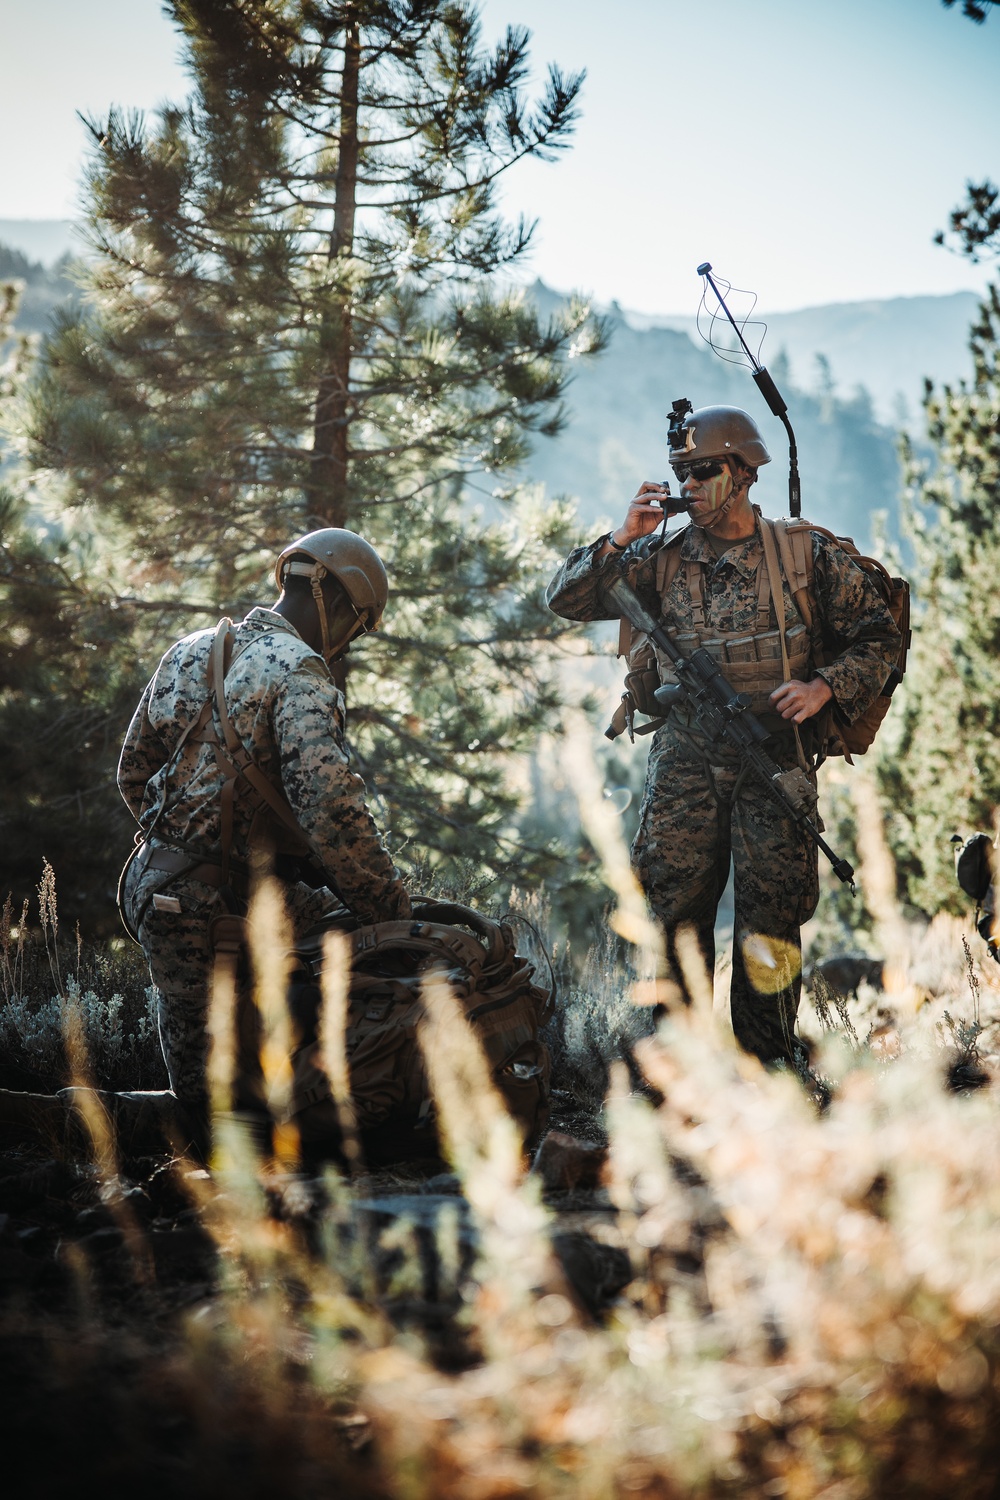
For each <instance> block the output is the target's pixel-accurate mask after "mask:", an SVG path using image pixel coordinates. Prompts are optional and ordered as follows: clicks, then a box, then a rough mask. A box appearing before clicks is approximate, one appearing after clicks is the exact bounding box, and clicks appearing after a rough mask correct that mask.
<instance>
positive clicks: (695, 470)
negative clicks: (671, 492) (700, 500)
mask: <svg viewBox="0 0 1000 1500" xmlns="http://www.w3.org/2000/svg"><path fill="white" fill-rule="evenodd" d="M670 467H671V468H672V469H673V471H674V473H675V475H676V476H677V479H678V480H679V481H680V483H681V484H683V483H684V481H685V479H688V478H691V479H697V480H699V481H700V480H702V479H714V478H715V477H716V475H717V474H721V473H722V471H723V469H724V468H725V467H726V463H725V459H718V458H703V459H700V460H698V461H697V462H696V463H690V464H671V465H670Z"/></svg>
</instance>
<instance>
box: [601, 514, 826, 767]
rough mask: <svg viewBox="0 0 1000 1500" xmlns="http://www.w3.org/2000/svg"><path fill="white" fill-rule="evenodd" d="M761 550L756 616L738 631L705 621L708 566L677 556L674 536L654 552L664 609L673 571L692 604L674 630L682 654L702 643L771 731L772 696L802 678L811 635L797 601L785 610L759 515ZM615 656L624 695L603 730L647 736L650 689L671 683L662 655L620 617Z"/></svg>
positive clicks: (779, 722)
mask: <svg viewBox="0 0 1000 1500" xmlns="http://www.w3.org/2000/svg"><path fill="white" fill-rule="evenodd" d="M758 535H759V537H760V540H761V546H762V555H761V558H760V561H759V563H758V565H757V569H756V578H755V583H756V613H755V617H754V621H753V624H752V625H751V626H750V627H749V628H748V627H747V626H746V625H744V626H743V627H742V628H741V629H739V630H721V629H720V628H719V627H718V626H717V625H715V624H714V623H713V622H711V620H710V619H709V618H708V611H707V608H706V599H705V575H706V571H707V569H706V565H705V563H703V562H701V561H700V560H698V559H695V558H684V557H682V556H681V542H680V538H679V537H678V539H677V541H676V542H675V543H674V545H670V544H669V543H668V545H667V546H665V547H662V548H661V549H660V551H659V552H658V553H657V554H656V560H655V571H654V582H655V588H656V593H657V595H658V597H659V599H660V604H661V609H663V610H664V611H665V608H666V601H667V596H668V594H669V592H670V589H671V587H672V585H673V583H674V580H675V579H676V577H677V575H678V573H679V572H680V573H682V575H683V578H684V582H685V584H686V587H687V593H688V596H689V598H690V601H691V624H690V627H688V628H682V629H680V630H674V631H672V632H671V633H672V635H673V638H674V640H675V641H676V643H677V645H678V646H679V648H680V649H681V651H683V652H684V653H685V654H690V652H692V651H695V650H697V649H698V647H704V649H705V650H706V651H708V652H709V654H710V655H711V656H713V657H714V658H715V659H716V661H718V663H719V665H720V667H721V668H722V671H723V673H724V674H725V676H726V678H727V679H728V681H729V682H730V683H731V684H732V686H733V687H734V688H735V689H736V691H737V692H739V693H747V694H748V695H749V697H750V708H751V710H752V712H753V713H755V714H756V715H757V716H758V718H760V719H761V721H762V722H763V723H764V724H765V726H767V727H768V728H769V729H778V728H786V729H787V727H788V725H787V723H786V721H785V720H783V719H782V718H781V716H780V715H779V714H776V713H775V712H774V710H773V708H772V706H771V703H770V695H771V693H773V692H774V690H775V688H777V687H780V686H781V684H782V683H783V682H788V681H791V680H793V679H795V680H798V681H800V682H805V681H807V680H808V678H809V677H810V675H811V668H812V665H813V658H814V652H813V641H812V632H811V631H810V628H809V626H808V625H807V624H806V622H805V621H804V620H803V618H802V615H801V613H800V612H799V610H798V608H797V607H796V606H795V604H794V603H793V604H792V609H791V613H790V614H789V612H788V609H787V604H786V599H785V591H784V589H783V587H782V580H783V571H782V567H781V564H780V562H779V560H778V551H777V548H776V546H775V541H774V536H773V533H772V531H771V526H770V523H769V522H768V521H766V520H764V519H763V518H762V517H760V516H759V515H758ZM618 655H619V656H624V657H625V658H626V660H627V662H628V670H627V672H626V675H625V692H624V693H623V694H622V699H621V703H620V704H619V706H618V708H617V710H616V711H615V714H614V716H613V718H612V720H611V724H610V726H609V727H608V729H607V730H606V731H605V733H606V735H607V738H608V739H615V738H617V736H618V735H619V734H621V733H622V732H623V731H624V730H628V732H629V736H630V738H634V737H635V735H636V734H650V733H652V731H653V730H654V729H658V728H659V726H660V725H661V724H662V723H663V722H664V719H663V717H662V715H661V714H660V712H659V710H658V708H657V706H656V704H655V703H654V701H653V693H654V692H655V691H656V689H657V688H658V687H659V686H660V685H661V683H673V682H676V681H677V678H676V675H675V673H674V671H673V668H672V666H671V663H670V661H669V659H668V658H667V657H666V655H665V654H664V653H663V652H661V651H658V650H657V649H656V648H655V647H654V646H653V644H652V642H651V641H650V640H649V638H648V637H647V636H646V635H645V634H644V633H643V632H642V631H638V630H635V629H634V628H633V626H632V625H631V624H630V623H629V622H628V621H627V620H622V622H621V631H620V634H619V642H618ZM636 713H640V714H645V715H651V716H652V719H651V722H650V723H648V724H642V725H640V726H636V724H635V722H634V716H635V714H636Z"/></svg>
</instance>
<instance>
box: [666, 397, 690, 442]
mask: <svg viewBox="0 0 1000 1500" xmlns="http://www.w3.org/2000/svg"><path fill="white" fill-rule="evenodd" d="M693 410H694V408H693V407H692V405H691V403H690V401H688V400H687V398H686V397H684V396H682V397H681V398H680V400H679V401H675V402H674V404H673V406H672V407H671V408H670V415H669V416H668V418H667V442H668V444H669V446H670V447H671V448H683V447H684V419H685V417H686V416H687V414H688V412H690V411H693Z"/></svg>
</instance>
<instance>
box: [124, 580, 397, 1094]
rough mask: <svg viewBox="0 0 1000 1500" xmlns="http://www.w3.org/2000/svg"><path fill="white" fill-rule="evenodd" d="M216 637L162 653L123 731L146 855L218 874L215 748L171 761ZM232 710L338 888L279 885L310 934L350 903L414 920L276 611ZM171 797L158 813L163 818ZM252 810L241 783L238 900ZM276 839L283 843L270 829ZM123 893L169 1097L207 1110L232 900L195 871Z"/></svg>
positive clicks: (316, 669) (246, 633)
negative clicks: (216, 978) (219, 969)
mask: <svg viewBox="0 0 1000 1500" xmlns="http://www.w3.org/2000/svg"><path fill="white" fill-rule="evenodd" d="M213 635H214V632H213V631H211V630H201V631H197V632H196V633H195V634H193V635H189V636H185V638H184V639H183V640H181V641H178V642H177V643H176V644H175V645H173V646H171V648H170V650H169V651H168V652H167V653H166V655H165V656H164V657H163V660H162V661H161V662H160V665H159V666H158V668H157V670H156V672H155V673H154V675H153V677H152V679H151V681H150V682H149V684H148V685H147V687H146V690H145V692H144V693H143V695H142V699H141V700H140V703H139V706H138V708H137V709H136V711H135V714H134V716H133V718H132V722H131V724H130V725H129V729H128V734H127V735H126V738H125V745H124V748H123V749H122V754H121V761H120V763H119V767H118V786H119V789H120V790H121V793H122V796H123V797H124V798H125V801H126V802H127V803H128V805H129V808H130V809H131V811H132V813H133V814H134V816H135V817H136V818H137V819H138V821H139V823H140V824H141V825H142V827H143V828H144V829H146V830H148V829H149V828H150V827H151V826H152V825H153V823H154V820H155V821H156V829H155V834H154V835H153V838H152V840H151V847H152V848H154V849H157V848H159V849H163V848H165V849H167V850H172V851H178V852H180V853H182V854H189V855H192V856H195V857H196V858H197V860H200V861H207V862H213V861H214V862H215V863H216V864H218V863H219V862H220V861H221V849H222V846H221V825H220V793H221V790H222V786H223V783H224V777H223V775H222V772H221V771H220V769H219V767H218V764H217V761H216V758H215V752H214V750H213V748H212V746H211V745H210V744H206V743H195V742H194V740H191V741H188V742H187V743H186V744H185V745H184V747H183V749H182V751H181V754H180V755H179V756H178V757H177V758H176V760H175V761H173V762H172V757H173V756H174V751H175V749H176V746H177V743H178V741H179V739H180V737H181V734H182V733H183V731H184V729H185V727H186V726H187V725H188V723H189V722H191V721H192V720H193V719H196V718H197V716H198V713H199V711H200V710H201V708H202V707H203V705H204V703H205V700H206V698H207V697H208V693H209V681H208V661H209V653H210V650H211V646H212V639H213ZM226 704H227V708H228V711H229V715H230V717H231V719H232V723H233V725H234V727H235V729H236V732H237V734H238V735H239V737H240V739H241V740H242V742H243V744H244V746H245V747H246V749H247V750H248V751H249V752H250V754H251V755H252V757H253V759H254V760H255V762H256V763H257V765H258V767H259V768H260V769H261V771H263V773H264V774H265V775H266V776H267V778H268V779H269V780H270V781H271V782H272V784H273V785H274V786H275V787H277V788H279V789H280V790H281V791H283V792H284V795H285V797H286V798H287V800H288V802H289V803H290V805H291V807H292V810H293V811H294V813H295V815H296V817H297V818H298V820H299V822H300V824H301V826H302V829H303V830H304V832H305V833H306V834H307V835H308V837H309V840H310V842H311V846H312V850H313V853H314V856H315V861H316V862H317V863H318V864H319V865H320V866H321V867H322V874H323V875H324V876H325V878H326V880H327V881H328V885H329V887H332V888H333V889H330V888H327V887H319V888H316V887H313V886H310V885H307V884H305V883H303V882H302V881H299V880H292V879H290V880H287V881H286V882H285V896H286V904H287V906H288V909H289V914H290V917H291V920H292V922H293V925H294V927H295V928H296V930H298V931H303V930H305V929H307V928H309V927H311V926H314V925H315V924H316V922H317V921H319V919H320V918H321V917H323V916H324V915H326V914H327V913H329V912H331V911H333V910H336V909H338V908H339V909H340V910H343V906H344V905H346V906H347V908H348V909H349V910H350V912H351V913H353V914H354V915H355V916H357V917H359V918H360V919H361V920H362V921H366V922H369V921H379V920H383V919H386V918H393V917H405V916H407V915H408V914H409V909H410V906H409V899H408V897H407V895H406V893H405V891H404V889H403V886H402V884H401V882H400V879H399V876H398V874H397V872H396V870H395V869H394V867H393V864H392V860H391V859H390V857H389V855H388V853H387V852H386V849H385V847H384V845H383V844H382V843H381V841H380V839H379V836H378V833H377V831H376V828H375V825H374V823H373V822H372V819H371V816H370V815H369V813H368V810H367V808H366V806H365V788H364V783H363V782H362V780H361V778H360V777H359V776H357V775H355V773H354V772H353V771H351V770H350V769H349V766H348V756H347V750H346V747H345V742H344V700H343V696H342V694H341V693H340V691H339V689H338V688H336V687H335V686H334V684H333V681H332V679H331V677H330V673H329V671H328V670H327V667H326V665H325V663H324V662H323V660H322V658H321V657H320V656H319V655H317V653H316V652H315V651H313V650H312V649H311V647H309V646H307V645H306V643H305V642H304V641H303V640H302V638H301V636H300V635H299V634H298V632H297V631H296V630H295V629H294V627H293V626H292V625H290V624H289V622H288V621H287V620H285V619H284V618H283V617H282V616H281V615H278V614H275V613H274V612H273V611H271V610H269V609H254V610H251V612H250V614H249V615H248V616H247V618H246V619H245V620H244V621H243V622H242V624H240V625H239V626H238V627H237V630H236V640H235V644H234V649H233V659H232V665H231V667H230V670H229V672H228V674H227V676H226ZM213 713H215V728H216V731H217V732H220V731H221V725H220V724H219V722H218V715H217V712H215V710H213ZM164 794H165V795H166V804H165V807H164V810H163V814H162V816H160V817H157V813H158V809H159V808H160V804H161V802H162V800H163V798H164ZM258 802H259V799H258V798H256V796H255V795H254V794H251V793H250V792H249V788H248V787H247V786H246V784H245V783H242V782H241V783H239V784H238V790H237V795H236V801H235V808H234V826H233V839H232V856H233V862H234V868H235V870H236V871H237V872H238V874H237V876H236V877H234V881H233V884H234V886H236V887H237V889H239V888H240V874H242V877H243V890H242V891H241V894H243V895H245V875H246V871H247V868H248V861H249V858H250V853H251V845H252V843H253V842H254V841H255V836H254V834H253V825H254V820H255V817H256V816H259V814H258ZM270 832H271V834H272V835H273V834H274V833H275V829H274V827H273V826H272V827H271V830H270ZM271 842H272V844H273V843H274V842H279V846H280V841H276V840H274V839H273V838H272V840H271ZM279 871H280V865H279ZM334 891H335V892H336V894H334ZM154 893H162V894H163V895H164V896H166V897H167V898H174V899H175V900H176V901H177V902H178V903H179V905H180V911H179V912H176V911H171V910H166V909H163V908H162V905H161V904H159V903H154V902H153V901H152V899H151V898H152V896H153V894H154ZM124 895H125V902H126V909H127V910H128V911H129V913H130V915H131V919H132V920H133V922H134V923H136V925H137V928H138V934H139V938H140V940H141V942H142V945H143V949H144V951H145V953H146V956H147V958H148V960H149V968H150V974H151V977H152V980H153V984H154V985H155V986H156V989H157V991H158V1022H159V1031H160V1043H161V1046H162V1049H163V1056H164V1060H165V1062H166V1065H167V1072H168V1075H169V1078H170V1085H171V1088H172V1089H173V1091H174V1092H175V1093H176V1095H177V1096H178V1098H179V1099H180V1100H181V1101H182V1102H183V1103H186V1104H190V1105H192V1106H194V1108H195V1110H198V1109H203V1108H204V1104H205V1096H206V1082H205V1061H206V1052H207V1032H206V1005H207V997H208V988H209V980H210V974H211V967H212V951H211V948H210V945H209V923H210V922H211V920H212V918H213V917H214V916H216V915H222V914H224V913H225V912H227V911H230V910H232V909H233V908H232V903H231V902H230V900H229V899H227V897H226V895H225V894H224V893H223V891H222V890H220V889H218V888H213V886H211V885H209V884H205V883H203V882H202V881H199V880H195V879H192V878H190V876H188V875H181V876H179V877H178V876H175V877H173V878H171V877H169V876H166V875H164V873H163V872H162V871H158V870H154V869H148V868H143V867H142V865H141V864H140V863H139V862H137V863H136V864H134V865H133V866H132V868H131V869H130V871H129V875H128V878H127V881H126V888H125V892H124ZM171 904H172V903H171ZM238 1102H239V1101H238Z"/></svg>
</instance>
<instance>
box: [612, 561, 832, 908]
mask: <svg viewBox="0 0 1000 1500" xmlns="http://www.w3.org/2000/svg"><path fill="white" fill-rule="evenodd" d="M604 592H605V593H606V594H607V596H608V598H609V599H610V600H611V601H612V602H613V603H614V604H615V605H616V607H617V609H618V611H619V613H620V614H621V615H623V616H624V617H625V619H626V620H628V621H630V623H631V624H632V625H634V626H635V628H636V629H637V630H644V631H645V632H646V634H647V636H648V637H649V639H650V640H651V641H652V642H653V645H654V646H659V648H660V650H661V651H662V652H664V654H665V655H666V656H668V657H669V658H670V661H671V663H672V664H673V669H674V672H675V674H676V676H677V681H676V683H665V684H664V685H663V686H662V687H659V688H657V690H656V692H655V693H654V694H653V697H654V699H655V700H656V702H657V704H658V705H659V707H660V708H662V709H663V711H664V712H665V713H669V711H670V709H671V708H672V707H673V706H674V704H675V703H678V702H683V703H686V704H687V705H688V707H689V708H691V709H692V710H693V712H694V716H695V722H696V723H697V725H698V728H699V729H700V730H701V731H702V733H703V734H705V735H707V736H708V738H709V739H710V740H713V741H714V742H715V743H717V744H721V743H725V744H727V745H731V746H732V748H733V749H734V750H736V751H737V752H738V753H739V755H740V757H741V758H742V760H743V761H744V762H745V763H746V764H747V765H749V766H750V768H751V769H752V770H753V771H755V772H756V774H757V775H758V776H759V778H760V779H761V781H763V782H764V784H765V786H766V787H767V789H768V791H769V792H770V793H771V796H772V797H773V798H774V800H775V802H777V803H778V804H779V806H780V807H782V808H783V809H784V811H785V812H787V813H790V814H791V816H792V817H793V818H794V819H795V821H796V823H797V824H798V825H799V827H800V828H801V829H802V830H803V832H805V833H807V834H808V835H809V837H810V838H811V839H812V841H813V843H814V844H816V845H817V847H818V848H820V849H822V851H823V853H824V854H825V855H826V857H827V859H828V860H829V861H830V863H831V864H832V865H833V870H834V874H835V875H837V876H838V877H839V878H840V879H841V880H843V881H844V882H845V884H848V885H850V887H851V894H852V895H854V894H855V886H854V870H853V868H852V867H851V865H849V864H848V862H847V860H846V859H838V858H837V856H836V854H835V853H834V851H833V850H832V849H831V848H830V845H829V844H828V843H827V842H826V840H825V839H824V837H823V835H822V834H821V833H820V831H819V829H818V828H817V827H816V824H815V823H814V822H813V813H814V812H815V809H816V792H815V790H814V789H813V787H812V785H811V783H810V781H809V778H808V777H807V776H806V774H805V772H804V771H803V770H802V769H801V767H799V766H793V767H792V769H791V770H789V771H783V770H782V769H781V767H780V766H779V765H777V764H776V763H775V762H774V761H773V760H772V759H771V757H770V756H769V755H768V753H767V751H766V750H764V749H763V748H762V747H763V742H764V741H765V740H766V739H767V738H768V731H767V730H766V729H765V728H764V726H763V724H762V723H761V722H760V720H759V719H758V718H757V716H756V714H753V713H751V712H750V696H749V694H748V693H738V692H737V691H736V689H735V688H734V687H733V686H732V684H731V683H729V682H727V681H726V678H725V677H724V676H723V674H722V671H721V669H720V667H719V664H718V662H717V661H716V660H715V658H714V656H712V655H711V653H710V652H709V651H706V649H705V647H704V646H699V647H698V649H697V650H696V651H692V652H691V655H690V656H685V655H684V654H683V652H682V651H681V650H680V648H679V647H678V646H676V645H675V644H674V641H673V640H672V639H671V637H670V636H669V635H668V634H667V632H666V630H664V628H663V626H662V625H659V624H657V622H656V620H654V618H653V616H652V615H651V614H650V613H649V610H648V609H647V608H646V606H645V605H644V604H643V602H642V600H641V599H640V598H639V596H638V594H637V593H636V592H635V590H634V589H633V588H632V586H631V584H630V583H629V582H628V581H627V580H626V579H625V577H624V576H623V574H622V573H621V572H616V573H615V575H614V577H613V578H612V580H611V582H610V583H607V584H605V585H604Z"/></svg>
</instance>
